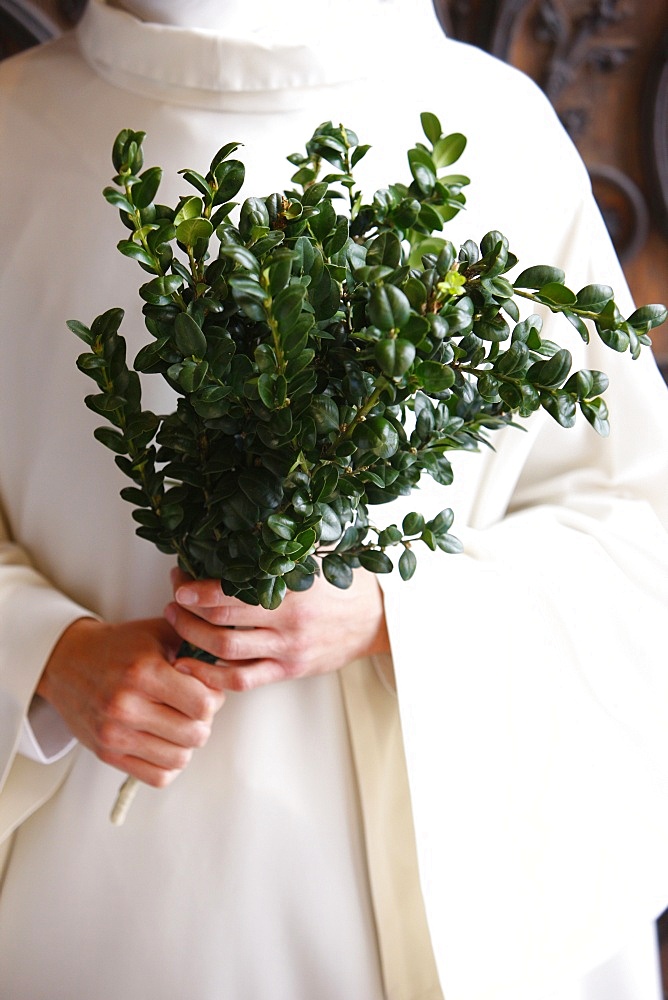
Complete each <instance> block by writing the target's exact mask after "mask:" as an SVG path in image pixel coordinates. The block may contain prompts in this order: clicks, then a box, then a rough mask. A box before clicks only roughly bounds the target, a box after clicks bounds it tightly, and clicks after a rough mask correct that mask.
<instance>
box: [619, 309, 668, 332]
mask: <svg viewBox="0 0 668 1000" xmlns="http://www.w3.org/2000/svg"><path fill="white" fill-rule="evenodd" d="M666 318H668V312H667V311H666V307H665V306H664V305H661V304H654V305H647V306H641V307H640V309H636V311H635V312H634V313H632V314H631V315H630V316H629V318H628V320H627V323H629V324H630V325H631V326H633V327H635V328H636V330H641V331H644V330H651V329H653V328H654V327H656V326H660V325H661V324H662V323H665V322H666Z"/></svg>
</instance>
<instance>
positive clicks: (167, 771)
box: [100, 754, 183, 788]
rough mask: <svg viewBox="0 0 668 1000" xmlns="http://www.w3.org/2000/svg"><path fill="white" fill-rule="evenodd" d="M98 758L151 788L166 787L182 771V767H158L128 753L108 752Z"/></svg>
mask: <svg viewBox="0 0 668 1000" xmlns="http://www.w3.org/2000/svg"><path fill="white" fill-rule="evenodd" d="M100 759H101V760H103V762H104V763H105V764H109V766H110V767H116V768H118V770H119V771H122V772H123V773H124V774H128V775H131V777H133V778H137V779H138V780H139V781H142V782H143V783H144V784H145V785H150V786H151V787H152V788H166V787H167V785H170V784H171V783H172V781H174V779H175V778H178V776H179V775H180V774H181V773H182V771H183V768H164V767H159V766H157V765H155V764H151V763H149V762H148V761H145V760H142V758H141V757H133V756H131V755H129V754H108V755H106V756H104V757H103V756H102V755H100Z"/></svg>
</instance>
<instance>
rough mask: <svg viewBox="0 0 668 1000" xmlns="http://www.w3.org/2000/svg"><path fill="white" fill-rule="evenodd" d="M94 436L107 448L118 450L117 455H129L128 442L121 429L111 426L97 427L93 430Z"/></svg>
mask: <svg viewBox="0 0 668 1000" xmlns="http://www.w3.org/2000/svg"><path fill="white" fill-rule="evenodd" d="M93 436H94V437H95V439H96V440H97V441H99V442H100V443H101V444H103V445H104V446H105V448H109V449H110V450H111V451H114V452H116V454H117V455H127V452H128V446H127V442H126V440H125V437H124V436H123V434H122V433H121V432H120V431H115V430H112V428H111V427H96V428H95V430H94V431H93Z"/></svg>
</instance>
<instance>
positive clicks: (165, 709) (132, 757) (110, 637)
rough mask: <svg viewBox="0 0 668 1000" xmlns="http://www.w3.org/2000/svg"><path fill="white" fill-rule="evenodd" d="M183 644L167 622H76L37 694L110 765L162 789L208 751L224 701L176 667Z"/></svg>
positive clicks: (58, 646)
mask: <svg viewBox="0 0 668 1000" xmlns="http://www.w3.org/2000/svg"><path fill="white" fill-rule="evenodd" d="M179 645H180V640H179V637H178V636H177V635H176V634H175V633H174V632H173V630H172V629H171V628H170V627H169V625H168V624H167V622H165V621H164V620H162V619H150V620H146V621H132V622H125V623H123V624H120V625H107V624H104V623H102V622H97V621H94V620H92V619H89V618H82V619H79V620H78V621H76V622H74V623H73V624H72V625H70V627H69V628H68V629H66V631H65V632H64V633H63V635H62V636H61V637H60V640H59V641H58V643H57V644H56V646H55V648H54V650H53V652H52V654H51V656H50V658H49V660H48V662H47V665H46V668H45V670H44V673H43V674H42V677H41V679H40V683H39V685H38V688H37V693H38V694H40V695H41V696H42V697H43V698H45V699H46V700H47V701H48V702H50V703H51V704H52V705H53V706H54V708H56V709H57V711H58V712H59V713H60V715H61V716H62V718H63V719H64V720H65V722H66V723H67V725H68V726H69V728H70V730H71V732H72V734H73V735H74V736H75V737H76V738H77V739H78V740H79V741H80V742H81V743H83V745H84V746H86V747H88V749H89V750H92V751H93V753H94V754H96V756H97V757H99V758H100V760H102V761H104V763H105V764H111V765H112V766H113V767H117V768H119V769H120V770H121V771H124V772H125V773H126V774H131V775H133V776H134V777H135V778H139V779H140V780H141V781H144V782H146V784H148V785H153V786H154V787H156V788H162V787H164V786H165V785H168V784H169V783H170V782H171V781H173V780H174V778H175V777H176V776H177V775H178V774H179V773H180V772H181V771H182V770H183V768H184V767H186V765H187V764H188V762H189V761H190V759H191V757H192V754H193V751H194V750H195V749H196V748H197V747H201V746H204V744H205V743H206V741H207V739H208V737H209V734H210V732H211V724H212V721H213V718H214V716H215V714H216V712H217V711H218V710H219V709H220V707H221V706H222V704H223V701H224V700H225V699H224V695H223V694H222V693H221V692H220V691H213V690H210V689H209V688H207V687H206V686H205V684H203V683H202V682H201V681H199V680H197V679H196V678H195V677H189V676H187V675H185V674H183V673H180V672H179V671H178V670H176V669H175V668H174V666H173V663H174V660H175V659H176V654H177V650H178V647H179Z"/></svg>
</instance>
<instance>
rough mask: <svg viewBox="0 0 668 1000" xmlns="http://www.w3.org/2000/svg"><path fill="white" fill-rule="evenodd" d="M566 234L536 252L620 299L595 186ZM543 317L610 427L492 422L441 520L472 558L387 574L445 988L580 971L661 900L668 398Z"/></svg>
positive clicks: (667, 831)
mask: <svg viewBox="0 0 668 1000" xmlns="http://www.w3.org/2000/svg"><path fill="white" fill-rule="evenodd" d="M536 226H537V228H539V226H540V218H539V217H537V219H536ZM562 234H563V237H562V242H563V251H562V253H561V260H559V259H556V260H555V259H554V258H553V259H552V260H550V259H549V258H548V259H547V260H546V261H541V260H531V261H529V263H542V262H545V263H547V262H549V263H555V264H561V265H562V266H563V267H564V269H565V271H566V275H567V278H568V277H569V276H573V281H574V284H573V285H572V286H571V287H573V289H574V290H575V291H577V290H578V289H579V288H581V287H582V286H584V285H585V284H587V283H590V282H593V281H598V282H603V281H605V282H608V283H609V284H611V285H612V286H613V287H614V288H615V291H616V293H618V294H617V296H616V298H617V300H618V301H619V304H620V306H621V308H622V311H624V312H625V313H626V314H627V315H628V311H627V310H629V309H631V308H632V305H631V303H630V299H629V297H628V293H627V291H626V288H625V284H624V280H623V277H622V274H621V270H620V268H619V265H618V263H617V261H616V258H615V256H614V253H613V251H612V248H611V246H610V243H609V240H608V237H607V234H606V233H605V231H604V227H603V224H602V220H601V218H600V215H599V213H598V209H597V208H596V205H595V204H594V202H593V199H592V198H591V196H590V195H589V193H588V192H587V191H583V193H582V198H581V200H580V201H579V202H578V201H577V200H576V204H575V207H574V208H573V209H572V218H571V220H570V222H569V220H568V217H567V216H566V215H564V223H563V226H562ZM551 323H553V324H555V327H554V334H552V327H551V328H550V332H549V333H548V334H547V336H549V337H550V339H553V340H557V341H559V342H560V343H564V342H565V341H564V337H565V338H566V342H568V346H569V347H571V348H572V350H573V353H574V357H575V359H576V362H577V364H576V366H575V367H578V368H579V367H589V368H597V369H601V370H603V371H605V372H606V373H608V374H609V375H610V379H611V387H610V390H609V392H608V393H606V397H605V398H606V399H607V400H608V404H609V407H610V411H611V423H612V430H611V434H610V437H609V438H607V439H601V438H599V437H598V436H597V435H596V434H595V433H594V432H593V430H592V429H591V428H590V427H589V426H588V425H587V423H586V421H585V420H584V418H582V417H580V419H579V421H578V424H577V425H576V428H574V429H571V430H564V429H562V428H560V427H559V426H558V425H557V424H556V423H555V422H554V421H552V419H551V418H550V417H549V416H547V414H543V413H541V414H537V415H535V416H534V417H532V418H531V420H530V421H529V423H528V425H527V428H528V429H527V431H526V432H525V433H522V432H521V431H518V430H514V429H508V430H504V431H503V432H500V437H499V440H498V447H497V452H496V454H495V455H494V456H493V457H492V458H491V459H490V460H488V461H487V462H486V464H485V468H484V472H481V474H480V478H479V480H478V482H477V488H476V491H475V497H474V500H473V502H472V504H471V508H470V516H469V518H468V522H467V523H464V524H461V523H459V522H458V521H457V520H455V524H454V526H453V531H454V532H455V533H456V534H458V535H459V537H460V538H461V539H462V540H463V542H464V553H463V554H461V555H456V556H447V555H444V554H442V553H429V552H426V551H425V550H424V549H422V550H421V551H420V552H419V553H418V568H417V572H416V574H415V577H414V578H413V580H411V581H410V582H409V583H408V584H406V583H402V582H401V581H399V582H397V581H396V579H395V578H394V576H390V577H388V578H387V580H386V581H384V589H385V601H386V613H387V617H388V623H389V630H390V635H391V642H392V651H393V657H394V664H395V671H396V676H397V687H398V694H399V704H400V711H401V717H402V727H403V732H404V741H405V747H406V757H407V764H408V774H409V782H410V787H411V797H412V807H413V814H414V819H415V827H416V841H417V848H418V857H419V864H420V871H421V880H422V888H423V894H424V899H425V905H426V909H427V914H428V920H429V925H430V928H431V933H432V939H433V942H434V950H435V953H436V955H437V956H438V958H439V975H440V977H441V981H442V984H443V988H444V993H445V995H446V996H447V995H451V996H460V995H461V996H467V997H472V998H478V997H481V998H482V997H485V998H486V997H494V998H495V1000H501V998H505V997H506V996H508V997H510V996H513V997H515V1000H517V998H518V997H525V996H527V997H528V996H531V995H532V990H533V991H534V992H533V995H534V996H535V995H542V992H541V991H544V989H545V982H544V975H545V970H546V969H553V970H559V972H560V973H563V975H564V976H568V974H570V973H572V972H573V970H575V969H577V968H578V967H579V968H583V967H584V968H586V967H593V966H594V965H595V964H596V963H597V962H598V961H602V960H603V959H604V958H605V957H607V955H609V954H611V953H612V952H613V951H614V948H615V947H616V946H619V945H620V944H621V943H622V942H623V940H624V936H625V934H627V933H628V932H629V930H630V929H632V928H633V927H634V926H637V925H638V924H639V923H640V922H641V921H642V922H647V921H648V920H651V919H653V918H654V917H656V916H657V915H658V914H659V913H660V912H661V911H662V909H663V908H664V907H665V905H666V903H667V902H668V850H667V849H666V844H668V670H667V669H666V656H665V649H666V617H667V616H666V609H667V608H668V535H667V533H666V525H667V524H668V441H667V428H668V394H667V392H666V386H665V384H664V383H663V381H662V379H661V377H660V375H659V373H658V371H657V369H656V366H655V364H654V361H653V358H652V357H651V354H650V353H649V352H648V351H645V352H644V355H643V356H642V357H641V359H639V360H638V361H635V362H634V361H632V360H631V358H630V356H629V355H628V354H626V355H622V356H620V355H616V354H615V353H613V352H612V351H611V350H609V349H607V348H606V347H604V346H602V345H600V344H599V343H597V342H595V340H594V338H595V337H596V335H595V334H592V344H591V347H590V348H589V349H588V350H587V352H586V353H585V352H584V351H583V350H582V347H581V345H580V346H578V342H577V334H575V336H574V338H573V337H570V332H569V329H564V327H566V328H569V327H570V325H569V324H568V322H565V321H564V320H563V318H561V317H555V319H554V320H552V321H551ZM557 324H558V325H557ZM569 337H570V341H569V339H568V338H569ZM583 362H584V363H583ZM495 443H497V442H495ZM469 459H470V460H471V461H472V462H474V463H475V461H476V460H480V456H475V455H473V456H466V461H468V460H469ZM416 496H419V494H415V495H414V498H412V499H413V503H418V502H420V501H419V500H416V499H415V497H416ZM421 502H422V504H423V505H424V506H426V507H429V506H430V505H431V509H432V511H433V513H436V512H437V511H438V510H439V509H440V508H442V507H445V506H448V505H449V504H448V496H447V490H441V491H440V492H439V490H438V488H435V487H434V486H433V485H430V484H428V483H426V484H425V487H424V493H423V494H422V501H421ZM455 514H457V511H456V509H455ZM538 915H539V916H540V919H537V916H538ZM472 928H475V933H472ZM479 941H485V963H484V968H481V963H480V961H479V955H476V948H477V943H478V942H479ZM472 969H475V970H476V971H475V976H473V977H471V970H472ZM518 970H521V973H519V972H518ZM555 985H556V984H555ZM502 986H503V988H502ZM506 988H507V990H508V992H507V993H506V992H505V990H506Z"/></svg>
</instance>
